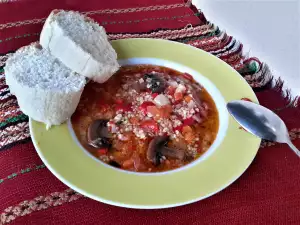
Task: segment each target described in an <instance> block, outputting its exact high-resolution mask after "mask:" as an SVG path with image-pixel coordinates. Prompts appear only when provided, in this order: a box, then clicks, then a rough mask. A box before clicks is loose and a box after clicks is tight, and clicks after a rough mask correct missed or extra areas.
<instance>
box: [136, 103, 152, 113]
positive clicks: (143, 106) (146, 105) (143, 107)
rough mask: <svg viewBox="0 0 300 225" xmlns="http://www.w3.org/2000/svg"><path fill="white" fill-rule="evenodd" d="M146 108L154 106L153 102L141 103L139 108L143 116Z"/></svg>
mask: <svg viewBox="0 0 300 225" xmlns="http://www.w3.org/2000/svg"><path fill="white" fill-rule="evenodd" d="M148 106H155V104H154V103H153V102H143V103H142V104H141V105H140V107H139V108H140V110H141V111H142V112H143V113H144V114H146V113H147V112H148V111H147V108H148Z"/></svg>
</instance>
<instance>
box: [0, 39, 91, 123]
mask: <svg viewBox="0 0 300 225" xmlns="http://www.w3.org/2000/svg"><path fill="white" fill-rule="evenodd" d="M38 46H39V45H38V44H37V43H33V44H31V45H29V46H25V47H22V48H20V49H19V50H18V51H17V52H16V53H15V54H26V51H24V50H25V49H26V48H27V50H28V48H30V49H29V50H31V49H32V50H33V48H37V47H38ZM39 47H40V46H39ZM17 60H18V59H16V57H15V56H14V55H12V56H11V57H10V58H9V59H8V60H7V62H6V65H5V68H4V70H5V76H6V83H7V85H8V86H9V89H10V91H11V93H12V94H14V95H15V96H16V97H17V100H18V104H19V106H20V109H21V110H22V112H23V113H24V114H26V115H28V116H29V117H30V118H32V119H34V120H36V121H39V122H43V123H45V124H46V125H47V127H50V126H51V125H60V124H61V123H63V122H65V121H66V120H68V119H69V118H70V117H71V116H72V114H73V113H74V112H75V110H76V107H77V105H78V103H79V100H80V97H81V94H82V91H83V88H84V85H85V82H83V83H82V85H79V86H78V88H77V90H59V91H58V90H51V89H42V88H39V87H36V86H35V87H30V86H28V85H26V84H24V83H22V82H20V81H19V80H18V79H17V77H18V74H17V70H16V69H15V68H14V66H16V64H17V63H18V62H17ZM32 73H34V71H33V72H32ZM70 73H72V72H71V71H70ZM33 75H34V74H33ZM72 76H75V75H72Z"/></svg>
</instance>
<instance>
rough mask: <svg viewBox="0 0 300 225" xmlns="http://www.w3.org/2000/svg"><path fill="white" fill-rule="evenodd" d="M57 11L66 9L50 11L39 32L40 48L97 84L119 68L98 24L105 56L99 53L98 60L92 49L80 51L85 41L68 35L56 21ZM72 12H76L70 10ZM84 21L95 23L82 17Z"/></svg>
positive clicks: (115, 55) (104, 34)
mask: <svg viewBox="0 0 300 225" xmlns="http://www.w3.org/2000/svg"><path fill="white" fill-rule="evenodd" d="M60 13H68V12H66V11H63V10H53V11H52V12H51V13H50V15H49V17H48V18H47V19H46V22H45V24H44V27H43V29H42V32H41V35H40V44H41V45H42V46H43V48H46V49H49V51H50V52H51V54H52V55H53V56H55V57H56V58H57V59H59V60H60V61H61V62H62V63H64V64H65V65H66V66H67V67H68V68H70V69H71V70H73V71H75V72H77V73H79V74H81V75H83V76H85V77H87V78H89V79H92V80H94V81H96V82H98V83H104V82H105V81H107V80H108V79H109V78H110V77H111V76H112V75H113V74H114V73H115V72H116V71H117V70H118V69H119V64H118V62H117V54H116V52H115V51H114V49H113V48H112V46H111V45H110V43H109V41H108V40H107V35H106V33H105V30H104V28H102V27H101V29H102V31H101V35H100V37H101V40H99V44H100V43H101V46H100V47H101V48H102V52H104V53H107V54H108V55H109V57H106V56H104V55H103V57H101V59H100V60H99V59H97V57H96V56H95V55H94V54H93V53H92V52H88V51H87V50H84V48H83V47H82V45H84V44H86V43H76V42H75V41H74V40H73V39H72V37H70V36H68V35H67V34H66V32H65V30H64V28H63V27H62V26H60V24H59V22H58V21H57V17H58V16H59V15H60ZM72 13H76V12H73V11H72ZM77 14H78V16H82V15H81V14H79V13H77ZM85 21H86V22H89V23H94V24H95V25H97V26H99V25H98V24H96V23H95V22H94V21H93V20H92V19H90V18H88V17H86V18H85ZM99 32H100V31H99ZM79 35H84V34H79Z"/></svg>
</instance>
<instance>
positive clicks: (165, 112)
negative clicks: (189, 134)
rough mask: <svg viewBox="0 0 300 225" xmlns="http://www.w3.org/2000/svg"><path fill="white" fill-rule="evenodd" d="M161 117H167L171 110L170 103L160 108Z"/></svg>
mask: <svg viewBox="0 0 300 225" xmlns="http://www.w3.org/2000/svg"><path fill="white" fill-rule="evenodd" d="M160 111H161V116H162V118H165V119H168V118H169V117H170V115H171V113H172V111H173V109H172V106H171V105H165V106H162V107H161V108H160Z"/></svg>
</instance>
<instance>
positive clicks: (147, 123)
mask: <svg viewBox="0 0 300 225" xmlns="http://www.w3.org/2000/svg"><path fill="white" fill-rule="evenodd" d="M141 128H143V129H145V130H147V131H151V132H154V133H156V132H158V124H157V122H156V121H154V120H144V121H143V122H142V123H141Z"/></svg>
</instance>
